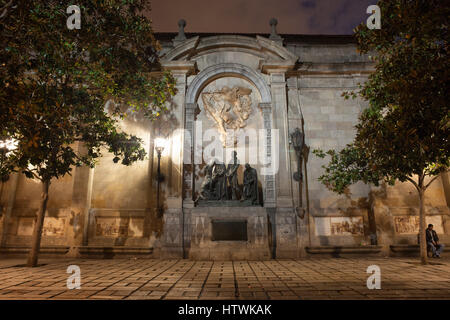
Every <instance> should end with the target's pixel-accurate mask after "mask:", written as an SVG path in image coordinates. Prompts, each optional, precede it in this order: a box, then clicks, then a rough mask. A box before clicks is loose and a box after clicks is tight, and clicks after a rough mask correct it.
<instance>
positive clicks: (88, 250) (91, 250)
mask: <svg viewBox="0 0 450 320" xmlns="http://www.w3.org/2000/svg"><path fill="white" fill-rule="evenodd" d="M79 250H80V253H81V254H99V253H100V254H109V253H112V254H152V253H153V248H145V247H126V246H114V247H104V246H82V247H79Z"/></svg>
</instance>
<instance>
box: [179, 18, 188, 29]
mask: <svg viewBox="0 0 450 320" xmlns="http://www.w3.org/2000/svg"><path fill="white" fill-rule="evenodd" d="M178 26H179V27H180V28H183V29H184V27H186V20H184V19H180V20H178Z"/></svg>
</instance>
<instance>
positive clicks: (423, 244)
mask: <svg viewBox="0 0 450 320" xmlns="http://www.w3.org/2000/svg"><path fill="white" fill-rule="evenodd" d="M424 195H425V189H424V188H423V187H422V186H419V222H420V225H419V233H420V261H421V262H422V264H428V256H427V242H426V235H425V232H426V229H427V228H426V222H425V204H424V201H425V199H424Z"/></svg>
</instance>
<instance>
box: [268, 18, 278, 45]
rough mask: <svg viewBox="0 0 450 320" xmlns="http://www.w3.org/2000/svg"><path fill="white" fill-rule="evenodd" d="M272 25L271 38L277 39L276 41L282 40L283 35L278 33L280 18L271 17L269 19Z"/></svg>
mask: <svg viewBox="0 0 450 320" xmlns="http://www.w3.org/2000/svg"><path fill="white" fill-rule="evenodd" d="M269 24H270V27H271V29H272V30H271V31H270V36H269V39H271V40H275V41H280V40H281V37H280V36H279V35H278V33H277V24H278V20H277V19H275V18H272V19H270V21H269Z"/></svg>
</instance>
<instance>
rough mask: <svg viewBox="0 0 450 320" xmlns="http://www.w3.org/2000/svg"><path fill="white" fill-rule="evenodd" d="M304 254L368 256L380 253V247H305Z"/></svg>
mask: <svg viewBox="0 0 450 320" xmlns="http://www.w3.org/2000/svg"><path fill="white" fill-rule="evenodd" d="M305 250H306V252H308V253H311V254H320V253H322V254H323V253H325V254H340V253H353V254H366V253H368V254H370V253H380V252H381V250H382V247H381V246H317V247H305Z"/></svg>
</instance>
